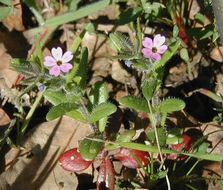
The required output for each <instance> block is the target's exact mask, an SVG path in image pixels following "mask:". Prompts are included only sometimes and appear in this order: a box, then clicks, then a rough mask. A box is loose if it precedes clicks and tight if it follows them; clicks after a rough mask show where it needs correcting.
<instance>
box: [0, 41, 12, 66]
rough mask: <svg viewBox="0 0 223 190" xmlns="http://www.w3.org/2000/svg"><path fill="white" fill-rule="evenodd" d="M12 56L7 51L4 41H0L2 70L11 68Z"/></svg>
mask: <svg viewBox="0 0 223 190" xmlns="http://www.w3.org/2000/svg"><path fill="white" fill-rule="evenodd" d="M10 62H11V56H10V55H9V54H8V53H6V48H5V46H4V44H3V43H0V70H2V69H6V68H9V65H10Z"/></svg>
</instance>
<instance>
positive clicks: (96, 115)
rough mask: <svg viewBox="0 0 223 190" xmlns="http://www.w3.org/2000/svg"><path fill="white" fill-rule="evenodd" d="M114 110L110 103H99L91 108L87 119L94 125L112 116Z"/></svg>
mask: <svg viewBox="0 0 223 190" xmlns="http://www.w3.org/2000/svg"><path fill="white" fill-rule="evenodd" d="M116 110H117V107H116V106H115V105H114V104H112V103H101V104H99V105H97V106H95V107H94V108H93V110H92V112H91V114H90V117H89V122H90V123H94V122H96V121H99V120H100V119H102V118H105V117H108V116H109V115H111V114H113V113H114V112H116Z"/></svg>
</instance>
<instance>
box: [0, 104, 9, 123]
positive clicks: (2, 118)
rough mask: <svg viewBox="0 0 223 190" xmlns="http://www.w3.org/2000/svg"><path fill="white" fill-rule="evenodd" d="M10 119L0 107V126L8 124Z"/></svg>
mask: <svg viewBox="0 0 223 190" xmlns="http://www.w3.org/2000/svg"><path fill="white" fill-rule="evenodd" d="M10 121H11V120H10V118H9V116H8V115H7V113H6V112H5V111H4V110H3V109H2V108H0V127H1V126H5V125H7V124H9V123H10Z"/></svg>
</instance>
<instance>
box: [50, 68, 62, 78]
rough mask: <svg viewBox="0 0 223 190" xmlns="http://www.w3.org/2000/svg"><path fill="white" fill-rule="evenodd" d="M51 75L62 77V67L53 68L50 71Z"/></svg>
mask: <svg viewBox="0 0 223 190" xmlns="http://www.w3.org/2000/svg"><path fill="white" fill-rule="evenodd" d="M49 73H50V75H53V76H55V77H57V76H59V75H60V67H59V66H57V65H56V66H53V67H52V68H51V69H50V72H49Z"/></svg>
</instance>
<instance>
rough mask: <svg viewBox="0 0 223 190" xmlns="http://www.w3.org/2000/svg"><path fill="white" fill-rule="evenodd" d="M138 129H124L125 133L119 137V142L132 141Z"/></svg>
mask: <svg viewBox="0 0 223 190" xmlns="http://www.w3.org/2000/svg"><path fill="white" fill-rule="evenodd" d="M135 134H136V130H134V129H131V130H127V131H124V133H122V134H120V135H119V136H118V138H117V141H119V142H130V141H131V140H132V138H133V137H134V136H135Z"/></svg>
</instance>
